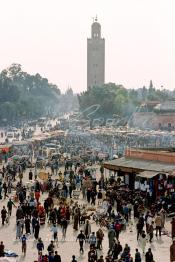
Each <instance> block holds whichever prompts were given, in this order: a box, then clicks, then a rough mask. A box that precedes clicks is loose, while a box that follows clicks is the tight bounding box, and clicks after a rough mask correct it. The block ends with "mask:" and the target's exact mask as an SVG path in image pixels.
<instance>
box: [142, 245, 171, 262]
mask: <svg viewBox="0 0 175 262" xmlns="http://www.w3.org/2000/svg"><path fill="white" fill-rule="evenodd" d="M145 262H154V258H153V253H152V251H151V248H148V251H147V252H146V254H145ZM171 262H173V260H172V261H171Z"/></svg>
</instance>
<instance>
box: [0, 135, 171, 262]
mask: <svg viewBox="0 0 175 262" xmlns="http://www.w3.org/2000/svg"><path fill="white" fill-rule="evenodd" d="M74 142H77V140H76V141H74V140H73V141H72V140H71V144H73V143H74ZM68 143H69V140H66V142H64V145H63V148H64V147H68ZM77 150H79V149H78V147H77ZM91 160H92V159H91ZM93 160H94V163H96V165H97V166H98V168H97V170H98V171H97V172H98V174H97V173H96V174H94V172H91V171H90V170H91V168H90V167H89V166H88V165H87V163H84V162H77V161H71V159H65V162H64V167H61V168H60V167H59V159H58V160H53V162H52V163H54V166H55V163H57V168H53V165H50V166H49V167H46V169H47V174H48V178H47V179H46V180H45V181H42V180H41V179H40V178H39V176H38V174H39V169H37V168H36V164H35V165H34V166H35V169H28V168H27V167H26V165H25V162H23V163H19V162H16V163H14V164H13V165H11V166H8V165H4V166H3V167H2V169H1V171H0V199H1V200H2V201H3V202H2V203H3V206H2V209H1V220H2V226H4V225H6V224H7V226H8V224H9V221H10V220H11V216H13V215H14V214H15V216H16V235H15V238H16V239H17V240H20V242H21V252H22V253H23V254H24V256H25V255H26V252H28V250H27V246H28V241H29V240H30V239H31V238H34V240H35V248H36V250H37V253H38V257H36V260H34V261H35V262H36V261H37V262H61V261H62V255H61V254H60V253H59V252H58V248H59V241H60V238H61V239H62V240H63V241H66V239H67V230H68V228H70V227H72V228H73V230H74V231H75V233H76V237H75V239H74V241H77V243H79V250H80V253H82V254H83V253H84V251H85V248H86V249H87V246H88V249H89V251H88V256H87V260H86V261H88V262H115V261H118V262H119V261H120V262H141V261H146V262H153V261H155V260H154V253H153V252H152V249H151V248H150V245H149V246H148V242H149V243H152V242H154V241H157V240H158V239H160V238H161V237H162V233H165V221H166V214H167V209H168V207H169V205H170V204H173V203H174V199H175V198H174V194H171V195H168V196H164V197H161V198H159V199H158V200H156V201H153V200H152V199H151V198H150V197H149V196H148V195H143V194H142V193H141V192H139V191H134V190H129V189H128V188H127V187H122V186H121V180H120V178H118V179H117V180H115V179H114V178H105V177H104V168H103V164H102V163H97V162H96V161H97V160H98V159H93ZM55 170H56V171H55ZM28 182H31V184H28ZM14 190H15V194H12V191H13V192H14ZM79 196H80V198H78V197H79ZM74 197H77V199H75V198H74ZM1 200H0V201H1ZM4 203H6V204H4ZM45 224H47V225H48V226H49V227H50V232H51V233H50V239H51V241H50V243H49V245H48V243H47V242H46V243H45V240H43V239H42V237H41V234H40V232H41V231H42V230H45V229H44V228H43V227H42V226H43V225H45ZM92 225H95V230H93V229H92V228H94V226H92ZM134 227H135V228H134ZM171 227H172V232H171V237H172V238H173V244H172V246H171V248H170V261H171V262H173V261H174V260H175V239H174V237H175V219H174V218H173V219H172V222H171ZM60 230H61V232H62V233H61V234H62V236H60V235H59V234H60ZM128 230H129V231H130V232H133V231H136V238H137V241H138V247H136V248H135V250H133V249H132V247H131V246H130V244H129V243H128V241H127V239H126V241H125V243H122V241H121V240H120V236H121V234H125V232H126V231H128ZM105 238H108V252H107V253H106V254H104V253H103V252H102V251H103V249H104V247H103V243H104V240H105ZM5 245H6V246H7V245H8V243H5V244H4V243H3V242H1V243H0V256H4V255H5V247H4V246H5ZM71 256H72V258H71V257H70V262H71V261H72V262H73V261H74V262H76V261H78V258H76V256H75V255H74V254H71ZM173 259H174V260H173ZM31 261H33V260H31Z"/></svg>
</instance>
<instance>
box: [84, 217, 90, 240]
mask: <svg viewBox="0 0 175 262" xmlns="http://www.w3.org/2000/svg"><path fill="white" fill-rule="evenodd" d="M84 234H85V237H86V241H87V240H89V236H90V234H91V225H90V223H89V220H88V219H87V220H86V222H85V224H84Z"/></svg>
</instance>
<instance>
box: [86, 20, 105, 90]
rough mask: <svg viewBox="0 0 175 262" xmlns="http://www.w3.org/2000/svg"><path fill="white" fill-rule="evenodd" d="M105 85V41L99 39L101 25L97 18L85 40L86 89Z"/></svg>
mask: <svg viewBox="0 0 175 262" xmlns="http://www.w3.org/2000/svg"><path fill="white" fill-rule="evenodd" d="M104 83H105V39H104V38H101V25H100V24H99V23H98V21H97V18H96V19H95V21H94V22H93V24H92V26H91V38H88V39H87V88H89V87H93V86H102V85H103V84H104Z"/></svg>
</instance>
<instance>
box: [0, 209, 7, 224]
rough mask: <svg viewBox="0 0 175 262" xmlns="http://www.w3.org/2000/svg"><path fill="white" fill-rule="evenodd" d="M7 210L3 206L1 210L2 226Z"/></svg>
mask: <svg viewBox="0 0 175 262" xmlns="http://www.w3.org/2000/svg"><path fill="white" fill-rule="evenodd" d="M7 213H8V212H7V210H6V208H5V206H3V208H2V210H1V219H2V225H3V226H4V223H5V220H6V218H7Z"/></svg>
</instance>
